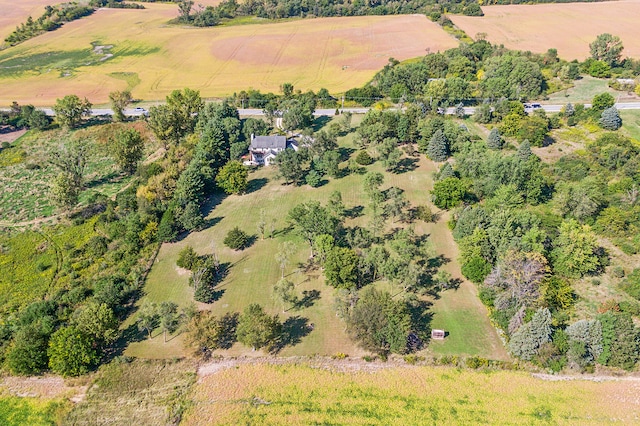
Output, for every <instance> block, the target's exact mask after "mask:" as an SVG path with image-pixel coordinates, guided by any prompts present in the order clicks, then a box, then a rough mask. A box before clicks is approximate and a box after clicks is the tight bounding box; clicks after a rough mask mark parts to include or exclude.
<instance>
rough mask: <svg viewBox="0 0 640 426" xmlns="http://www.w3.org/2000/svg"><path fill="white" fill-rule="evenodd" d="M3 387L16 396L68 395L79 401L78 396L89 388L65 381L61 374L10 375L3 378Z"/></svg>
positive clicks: (47, 397)
mask: <svg viewBox="0 0 640 426" xmlns="http://www.w3.org/2000/svg"><path fill="white" fill-rule="evenodd" d="M2 387H4V388H5V389H7V390H8V391H9V393H10V394H11V395H14V396H19V397H32V398H44V399H56V398H61V397H68V398H70V399H71V400H73V401H74V402H79V401H80V400H81V398H78V397H79V396H82V395H84V393H85V392H86V390H87V387H86V386H76V385H71V384H69V383H65V381H64V379H63V378H62V377H59V376H42V377H16V376H9V377H5V378H3V379H2Z"/></svg>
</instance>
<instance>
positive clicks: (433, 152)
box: [427, 130, 449, 162]
mask: <svg viewBox="0 0 640 426" xmlns="http://www.w3.org/2000/svg"><path fill="white" fill-rule="evenodd" d="M427 156H429V158H431V159H432V160H433V161H437V162H441V161H445V160H446V159H447V158H449V141H447V137H446V136H445V135H444V133H443V132H442V130H437V131H436V132H435V133H434V134H433V136H432V137H431V141H429V146H428V147H427Z"/></svg>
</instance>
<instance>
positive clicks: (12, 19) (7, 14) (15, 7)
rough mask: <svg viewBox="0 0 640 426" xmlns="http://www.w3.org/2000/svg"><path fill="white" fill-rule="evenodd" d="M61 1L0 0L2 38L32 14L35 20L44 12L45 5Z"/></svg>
mask: <svg viewBox="0 0 640 426" xmlns="http://www.w3.org/2000/svg"><path fill="white" fill-rule="evenodd" d="M57 3H61V1H54V0H20V1H15V0H0V10H1V11H2V13H0V40H4V39H5V37H6V36H8V35H9V34H10V33H11V31H13V30H15V29H16V26H18V25H20V24H21V23H22V22H24V21H26V20H27V17H29V16H31V17H32V18H33V19H34V20H35V19H36V18H37V17H39V16H40V15H42V14H43V13H44V7H45V6H47V5H51V4H57ZM0 44H2V43H1V42H0Z"/></svg>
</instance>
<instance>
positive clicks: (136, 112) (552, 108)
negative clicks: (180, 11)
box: [40, 102, 640, 117]
mask: <svg viewBox="0 0 640 426" xmlns="http://www.w3.org/2000/svg"><path fill="white" fill-rule="evenodd" d="M584 106H585V107H587V108H589V107H591V104H584ZM563 107H564V105H563V104H561V105H546V104H542V105H541V108H542V109H543V110H545V111H547V112H560V110H561V109H562V108H563ZM615 107H616V108H618V109H619V110H623V109H640V102H621V103H616V104H615ZM40 109H42V111H44V112H45V114H47V115H49V116H54V115H55V114H54V112H53V109H51V108H40ZM369 109H370V108H344V109H341V111H343V112H351V113H353V114H365V113H366V112H367V111H369ZM475 110H476V109H475V107H465V109H464V112H465V114H468V115H471V114H473V113H474V112H475ZM146 112H147V110H140V109H139V108H138V109H125V110H124V114H125V115H127V116H131V117H136V116H141V115H144V114H146ZM454 112H455V108H447V111H446V114H453V113H454ZM238 113H239V114H240V115H242V116H249V115H264V112H262V110H261V109H249V108H245V109H238ZM335 113H336V110H335V108H333V109H317V110H315V112H314V113H313V115H315V116H316V117H320V116H331V115H335ZM91 115H93V116H100V115H113V111H111V109H109V108H94V109H92V110H91Z"/></svg>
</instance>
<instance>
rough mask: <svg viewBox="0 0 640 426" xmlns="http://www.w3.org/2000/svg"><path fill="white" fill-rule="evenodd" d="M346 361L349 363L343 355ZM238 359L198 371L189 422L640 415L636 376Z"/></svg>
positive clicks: (522, 420)
mask: <svg viewBox="0 0 640 426" xmlns="http://www.w3.org/2000/svg"><path fill="white" fill-rule="evenodd" d="M346 363H351V362H350V361H346ZM363 364H364V365H363V368H362V369H361V370H355V371H354V370H346V371H344V370H340V369H339V367H337V368H338V369H337V370H334V369H322V368H312V367H311V366H309V365H304V364H301V365H283V366H275V365H265V364H262V365H260V364H255V365H241V366H236V368H230V369H225V370H222V371H219V372H217V373H215V374H213V375H210V376H208V377H204V378H203V379H201V380H200V383H199V384H197V385H196V387H195V391H194V400H195V401H194V404H193V406H192V407H191V408H190V409H189V411H188V413H187V415H186V418H185V419H184V424H186V425H190V426H193V425H212V424H229V425H231V424H261V425H277V424H358V425H365V424H366V425H373V424H416V425H417V424H424V425H427V424H484V423H489V424H579V425H600V424H609V423H628V424H629V423H637V422H638V419H639V417H638V416H639V415H640V403H639V401H638V397H637V395H638V391H640V382H639V381H638V380H637V379H630V380H620V381H605V382H602V383H597V382H593V381H586V380H571V381H566V380H564V381H563V380H561V381H545V380H542V379H540V378H536V377H532V376H531V375H530V374H529V373H524V372H511V371H470V370H464V369H454V368H451V367H391V368H382V369H378V370H375V369H371V368H367V367H368V366H367V365H366V363H363Z"/></svg>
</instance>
